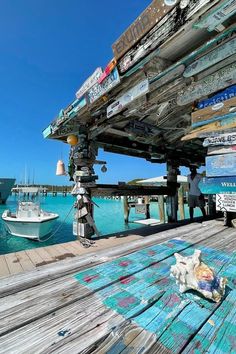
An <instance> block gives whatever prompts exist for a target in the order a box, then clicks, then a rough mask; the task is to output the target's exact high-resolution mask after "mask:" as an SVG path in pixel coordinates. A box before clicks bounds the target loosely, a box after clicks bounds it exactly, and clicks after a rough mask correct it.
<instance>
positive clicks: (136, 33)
mask: <svg viewBox="0 0 236 354" xmlns="http://www.w3.org/2000/svg"><path fill="white" fill-rule="evenodd" d="M172 8H173V6H167V5H166V4H165V2H164V1H163V0H153V1H152V3H151V5H150V6H148V7H147V8H146V9H145V10H144V11H143V12H142V13H141V15H140V16H139V17H138V18H137V19H136V20H135V21H134V22H133V23H132V25H131V26H130V27H129V28H128V29H127V30H126V31H125V32H124V33H123V34H122V35H121V36H120V37H119V38H118V39H117V41H116V42H115V43H114V44H113V45H112V49H113V53H114V56H115V58H116V59H117V60H118V59H120V58H121V57H122V56H123V55H124V54H125V53H126V52H127V51H128V50H129V49H130V48H131V47H133V46H134V44H135V43H137V42H138V41H139V40H140V39H141V38H142V37H143V36H144V35H145V34H146V33H147V32H149V31H150V29H151V28H152V27H154V26H155V25H156V23H157V22H159V21H160V20H161V19H162V18H163V17H164V16H166V14H167V13H168V12H169V11H170V10H171V9H172Z"/></svg>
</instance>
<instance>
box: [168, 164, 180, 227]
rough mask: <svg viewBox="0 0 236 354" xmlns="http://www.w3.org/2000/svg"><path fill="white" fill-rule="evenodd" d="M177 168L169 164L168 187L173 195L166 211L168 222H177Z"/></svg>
mask: <svg viewBox="0 0 236 354" xmlns="http://www.w3.org/2000/svg"><path fill="white" fill-rule="evenodd" d="M177 171H178V168H177V166H174V164H173V163H172V161H169V162H167V172H168V174H167V187H170V188H171V189H172V195H169V196H168V197H167V199H166V210H167V218H168V222H170V223H171V222H177V220H178V218H177V210H178V189H177Z"/></svg>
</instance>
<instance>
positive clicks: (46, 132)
mask: <svg viewBox="0 0 236 354" xmlns="http://www.w3.org/2000/svg"><path fill="white" fill-rule="evenodd" d="M51 133H52V127H51V124H50V125H49V126H48V127H47V128H46V129H44V130H43V137H44V139H45V138H47V137H48V136H49V135H50V134H51Z"/></svg>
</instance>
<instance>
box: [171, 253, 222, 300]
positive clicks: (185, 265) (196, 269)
mask: <svg viewBox="0 0 236 354" xmlns="http://www.w3.org/2000/svg"><path fill="white" fill-rule="evenodd" d="M174 256H175V258H176V264H175V265H173V266H171V269H170V274H171V275H172V276H173V277H175V278H176V284H179V290H180V292H182V293H183V292H185V291H187V290H190V289H193V290H196V291H198V292H200V293H201V294H202V295H203V296H204V297H206V298H207V299H211V300H213V301H215V302H219V301H220V300H221V299H222V297H223V295H224V293H225V285H226V282H227V280H226V278H220V277H218V276H216V275H215V272H214V270H213V269H211V268H210V267H208V266H207V265H206V264H205V263H203V262H202V261H201V251H200V250H195V251H194V254H193V255H192V256H188V257H183V256H181V255H180V254H179V253H175V254H174Z"/></svg>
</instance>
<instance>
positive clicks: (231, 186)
mask: <svg viewBox="0 0 236 354" xmlns="http://www.w3.org/2000/svg"><path fill="white" fill-rule="evenodd" d="M198 187H199V188H200V190H201V192H202V193H203V194H217V193H219V194H220V193H223V194H224V193H236V177H214V178H207V177H203V178H202V180H201V181H200V182H199V184H198Z"/></svg>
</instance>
